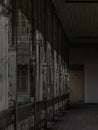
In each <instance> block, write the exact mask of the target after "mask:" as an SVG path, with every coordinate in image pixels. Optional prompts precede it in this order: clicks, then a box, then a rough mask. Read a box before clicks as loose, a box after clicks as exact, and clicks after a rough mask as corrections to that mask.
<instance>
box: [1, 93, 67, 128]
mask: <svg viewBox="0 0 98 130" xmlns="http://www.w3.org/2000/svg"><path fill="white" fill-rule="evenodd" d="M68 97H69V93H67V94H66V95H63V96H61V97H56V98H55V99H54V100H53V99H51V100H48V101H41V102H37V103H36V107H35V106H34V104H31V103H30V104H27V105H24V106H19V107H18V108H17V109H14V108H13V109H8V110H4V111H2V112H0V130H16V127H17V130H18V129H19V130H31V129H32V130H34V129H35V128H36V130H40V129H42V128H43V129H44V128H46V127H47V121H48V120H49V117H47V116H48V115H49V113H50V114H51V111H52V112H53V110H54V111H56V109H57V110H58V112H61V113H62V112H63V110H64V109H65V107H67V106H68ZM56 104H57V107H56ZM35 108H36V111H35ZM15 110H17V119H16V116H15ZM47 113H48V114H47ZM54 113H56V112H54ZM35 116H36V118H35ZM53 116H56V114H55V115H53ZM35 125H36V127H35Z"/></svg>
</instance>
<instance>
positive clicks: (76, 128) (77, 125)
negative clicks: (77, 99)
mask: <svg viewBox="0 0 98 130" xmlns="http://www.w3.org/2000/svg"><path fill="white" fill-rule="evenodd" d="M52 130H98V105H83V106H74V107H72V108H71V109H70V110H69V111H66V112H65V113H64V115H63V116H62V117H61V118H60V120H59V121H58V123H57V122H56V124H55V125H54V128H53V129H52Z"/></svg>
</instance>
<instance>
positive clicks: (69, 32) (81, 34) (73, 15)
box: [52, 0, 98, 44]
mask: <svg viewBox="0 0 98 130" xmlns="http://www.w3.org/2000/svg"><path fill="white" fill-rule="evenodd" d="M79 1H80V2H79ZM52 2H53V4H54V6H55V10H56V12H57V14H58V16H59V18H60V20H61V23H62V25H63V28H64V30H65V33H66V37H67V38H68V40H69V43H76V44H77V43H82V44H90V43H91V44H92V43H93V44H97V43H98V1H97V0H96V1H93V0H92V1H91V2H90V1H89V0H88V1H87V0H84V1H82V0H72V1H69V0H67V2H65V0H52Z"/></svg>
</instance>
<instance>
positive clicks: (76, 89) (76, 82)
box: [69, 70, 84, 104]
mask: <svg viewBox="0 0 98 130" xmlns="http://www.w3.org/2000/svg"><path fill="white" fill-rule="evenodd" d="M69 89H70V103H71V104H82V103H84V71H83V70H71V71H70V76H69Z"/></svg>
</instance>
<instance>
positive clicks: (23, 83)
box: [17, 65, 28, 94]
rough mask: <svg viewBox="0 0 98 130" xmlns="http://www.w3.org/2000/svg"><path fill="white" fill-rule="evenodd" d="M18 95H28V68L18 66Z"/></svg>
mask: <svg viewBox="0 0 98 130" xmlns="http://www.w3.org/2000/svg"><path fill="white" fill-rule="evenodd" d="M17 82H18V83H17V85H18V86H17V87H18V93H19V94H26V93H28V66H27V65H19V66H18V81H17Z"/></svg>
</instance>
